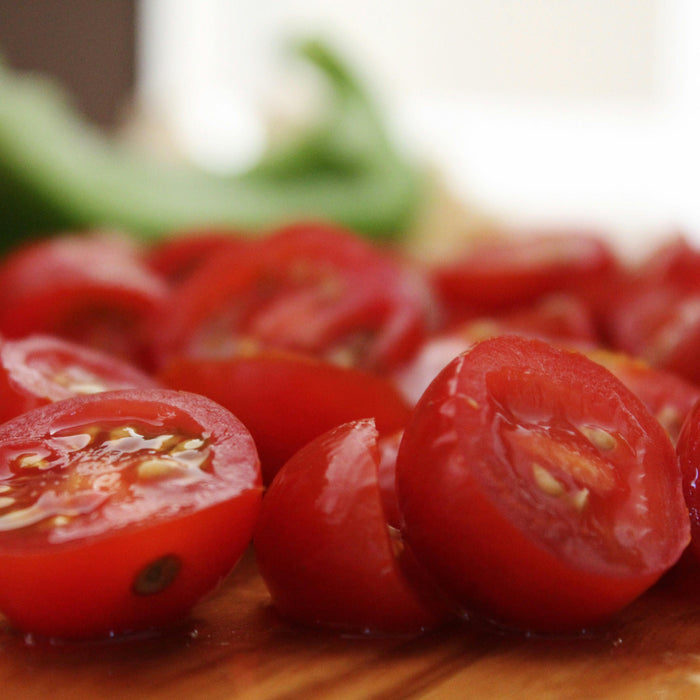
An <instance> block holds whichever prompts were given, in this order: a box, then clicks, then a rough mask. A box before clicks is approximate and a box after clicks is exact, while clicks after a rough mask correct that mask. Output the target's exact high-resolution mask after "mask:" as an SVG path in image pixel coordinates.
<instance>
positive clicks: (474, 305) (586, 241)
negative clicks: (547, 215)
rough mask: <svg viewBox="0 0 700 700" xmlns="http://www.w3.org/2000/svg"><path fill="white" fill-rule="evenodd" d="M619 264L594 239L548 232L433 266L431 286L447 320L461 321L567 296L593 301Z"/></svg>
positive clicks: (481, 246) (478, 248) (487, 245)
mask: <svg viewBox="0 0 700 700" xmlns="http://www.w3.org/2000/svg"><path fill="white" fill-rule="evenodd" d="M618 271H619V264H618V261H617V258H616V255H615V253H614V251H613V250H612V249H611V248H610V246H609V245H608V244H607V243H605V242H604V240H603V238H602V237H600V236H599V235H598V234H595V233H589V232H583V231H581V232H577V231H571V232H568V231H564V232H559V231H548V232H541V233H531V234H527V233H526V234H520V235H515V236H505V237H503V238H500V239H495V240H490V241H488V242H480V243H477V244H475V246H474V247H473V249H471V250H470V251H468V252H467V253H465V254H463V255H462V256H457V257H454V258H453V259H452V260H450V261H448V262H445V263H441V264H439V265H437V266H436V267H435V269H434V283H435V286H436V288H437V289H438V290H439V293H440V296H441V297H442V299H443V300H444V302H445V305H446V306H447V308H448V309H449V310H450V311H451V315H452V317H453V318H456V319H464V318H468V317H470V316H474V315H478V314H485V313H486V314H488V313H493V312H496V311H499V312H500V311H503V310H505V309H511V308H514V307H515V306H522V305H526V304H530V303H532V302H533V301H535V300H536V299H538V298H540V297H542V296H544V295H545V294H551V293H553V292H562V291H567V292H570V293H576V294H578V295H581V296H582V297H583V298H584V299H589V300H595V299H597V298H598V296H599V294H600V288H601V287H605V286H607V285H608V284H609V282H610V280H611V279H615V278H616V276H617V274H618Z"/></svg>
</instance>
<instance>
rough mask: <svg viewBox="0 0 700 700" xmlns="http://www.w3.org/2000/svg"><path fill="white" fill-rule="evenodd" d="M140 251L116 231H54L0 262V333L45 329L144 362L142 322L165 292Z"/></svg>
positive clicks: (15, 334) (145, 340) (18, 334)
mask: <svg viewBox="0 0 700 700" xmlns="http://www.w3.org/2000/svg"><path fill="white" fill-rule="evenodd" d="M166 290H167V287H166V284H165V282H164V281H163V280H162V279H161V278H160V277H159V276H158V275H156V274H155V273H154V272H153V271H151V270H150V269H149V268H148V267H147V266H146V264H145V262H144V261H143V258H142V251H141V249H140V248H138V247H137V246H136V245H135V244H133V243H132V242H131V241H130V240H128V239H126V238H124V237H122V236H116V235H109V234H103V233H85V234H72V235H64V236H57V237H54V238H50V239H47V240H41V241H38V242H35V243H33V244H30V245H27V246H25V247H23V248H19V249H16V250H15V251H13V252H12V253H11V254H10V255H9V256H8V257H7V258H5V259H4V260H3V261H2V264H1V265H0V299H2V302H3V303H2V305H1V306H0V332H2V333H3V334H5V335H6V336H8V337H12V338H17V337H22V336H25V335H28V334H30V333H50V334H52V335H58V336H61V337H64V338H67V339H69V340H73V341H76V342H81V343H83V344H85V345H89V346H91V347H95V348H98V349H100V350H104V351H107V352H111V353H112V354H116V355H119V356H121V357H123V358H125V359H128V360H129V361H132V362H134V363H135V364H139V365H145V366H150V362H151V357H150V354H151V351H150V347H149V344H150V341H149V339H148V338H147V337H146V335H145V333H144V327H143V325H144V323H145V322H146V321H147V320H150V318H151V316H152V315H153V314H155V312H156V310H158V309H160V308H161V304H162V303H163V302H164V301H165V298H166Z"/></svg>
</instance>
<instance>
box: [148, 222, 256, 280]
mask: <svg viewBox="0 0 700 700" xmlns="http://www.w3.org/2000/svg"><path fill="white" fill-rule="evenodd" d="M250 243H251V239H250V238H246V237H244V236H243V235H241V234H239V233H238V232H236V231H231V230H229V229H220V228H212V229H206V230H203V231H200V230H196V231H191V230H187V231H180V232H175V233H173V234H172V235H170V236H168V237H167V238H164V239H161V240H159V241H158V242H157V243H154V244H153V246H152V247H151V248H150V249H149V250H148V252H147V255H146V260H147V262H148V264H149V265H150V267H151V268H153V269H154V270H155V271H156V272H157V273H158V274H159V275H162V276H163V277H164V278H165V279H166V280H168V282H170V283H171V284H181V283H182V282H183V281H184V280H185V279H186V278H187V277H189V276H190V275H191V274H192V273H193V272H194V271H195V270H196V269H197V268H198V267H199V266H200V265H202V264H203V263H204V262H205V261H206V260H208V259H209V258H211V257H213V256H214V255H217V254H218V253H219V252H220V251H223V250H226V249H232V248H234V246H235V247H237V248H238V247H240V248H242V247H243V246H246V245H250Z"/></svg>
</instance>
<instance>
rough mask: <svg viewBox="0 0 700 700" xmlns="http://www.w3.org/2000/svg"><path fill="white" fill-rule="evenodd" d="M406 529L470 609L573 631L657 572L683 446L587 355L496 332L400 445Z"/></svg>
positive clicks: (684, 518)
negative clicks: (677, 452) (677, 449)
mask: <svg viewBox="0 0 700 700" xmlns="http://www.w3.org/2000/svg"><path fill="white" fill-rule="evenodd" d="M396 480H397V497H398V502H399V507H400V510H401V514H402V517H403V521H404V528H403V535H404V538H405V541H406V543H407V545H408V547H410V549H411V550H412V551H413V553H414V555H415V556H416V558H417V559H418V561H419V562H420V563H421V564H422V565H423V567H424V568H425V569H426V570H427V571H428V572H429V573H430V574H431V575H432V576H433V577H434V578H435V580H436V581H437V582H438V584H439V585H440V586H441V587H442V588H443V589H444V590H445V592H446V593H447V594H448V595H450V596H452V598H453V599H454V601H455V604H456V605H457V606H458V607H459V608H460V609H461V610H462V611H463V613H465V614H467V615H473V616H477V617H484V618H487V619H491V620H493V621H495V622H497V623H498V624H501V625H504V626H506V627H513V628H518V629H527V630H534V631H541V632H564V631H566V632H573V631H575V630H577V629H579V628H582V627H589V626H594V625H598V624H602V623H603V622H604V621H605V620H607V619H608V618H609V617H610V616H612V615H613V614H614V613H616V612H617V611H619V610H620V609H621V608H622V607H623V606H625V605H626V604H628V603H629V602H631V601H632V600H633V599H634V598H635V597H637V596H638V595H640V594H641V593H642V592H643V591H644V590H646V589H647V588H648V587H649V586H650V585H652V584H653V583H654V582H655V581H656V580H657V579H658V578H659V577H660V576H661V575H662V574H663V573H664V572H665V571H666V570H667V569H668V568H669V567H670V566H672V565H673V564H674V563H675V561H676V560H677V559H678V558H679V557H680V555H681V553H682V551H683V549H684V548H685V547H686V545H687V543H688V539H689V522H688V512H687V509H686V507H685V504H684V502H683V495H682V489H681V480H680V473H679V469H678V465H677V462H676V457H675V451H674V448H673V446H672V444H671V442H670V439H669V437H668V435H667V434H666V432H665V431H664V429H663V428H662V427H661V425H660V424H659V423H658V421H657V420H656V419H655V418H654V417H653V416H652V415H651V414H650V413H649V411H648V410H647V409H646V407H645V406H644V404H643V403H642V402H641V400H640V399H639V398H638V397H637V396H635V395H634V394H633V393H632V392H631V391H630V390H629V389H628V388H627V387H625V386H624V384H622V382H620V381H619V380H618V379H617V378H615V377H614V376H613V375H612V374H611V373H610V372H609V371H608V370H607V369H605V368H604V367H602V366H600V365H598V364H596V363H594V362H593V361H591V360H590V359H589V358H587V357H585V356H584V355H582V354H580V353H578V352H573V351H564V350H560V349H558V348H555V347H553V346H551V345H549V344H548V343H545V342H543V341H540V340H536V339H524V338H519V337H515V336H501V337H498V338H493V339H489V340H485V341H483V342H480V343H478V344H476V345H475V346H474V347H473V348H472V349H471V350H469V351H468V352H466V353H464V354H463V355H460V356H459V357H457V358H456V359H455V360H453V361H452V362H451V363H450V364H449V365H448V366H447V367H446V368H445V369H444V370H443V371H442V372H441V373H440V375H438V377H437V378H436V379H435V380H434V381H433V382H432V384H431V385H430V386H429V387H428V389H427V390H426V392H425V393H424V394H423V396H422V398H421V400H420V401H419V403H418V405H417V406H416V408H415V410H414V412H413V415H412V418H411V419H410V420H409V422H408V424H407V426H406V429H405V431H404V436H403V438H402V441H401V445H400V447H399V454H398V458H397V472H396Z"/></svg>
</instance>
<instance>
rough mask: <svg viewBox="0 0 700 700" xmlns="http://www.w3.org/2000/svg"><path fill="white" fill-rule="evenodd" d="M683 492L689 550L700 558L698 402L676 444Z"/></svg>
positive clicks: (686, 420) (699, 408)
mask: <svg viewBox="0 0 700 700" xmlns="http://www.w3.org/2000/svg"><path fill="white" fill-rule="evenodd" d="M676 449H677V452H678V461H679V463H680V467H681V473H682V475H683V493H684V495H685V500H686V503H687V505H688V510H689V511H690V529H691V533H692V539H691V542H690V551H691V552H692V553H693V555H694V556H695V557H696V558H698V559H700V404H696V405H695V406H694V408H693V409H692V410H691V411H690V413H689V414H688V415H687V416H686V419H685V421H684V423H683V427H682V429H681V432H680V436H679V438H678V443H677V445H676Z"/></svg>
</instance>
